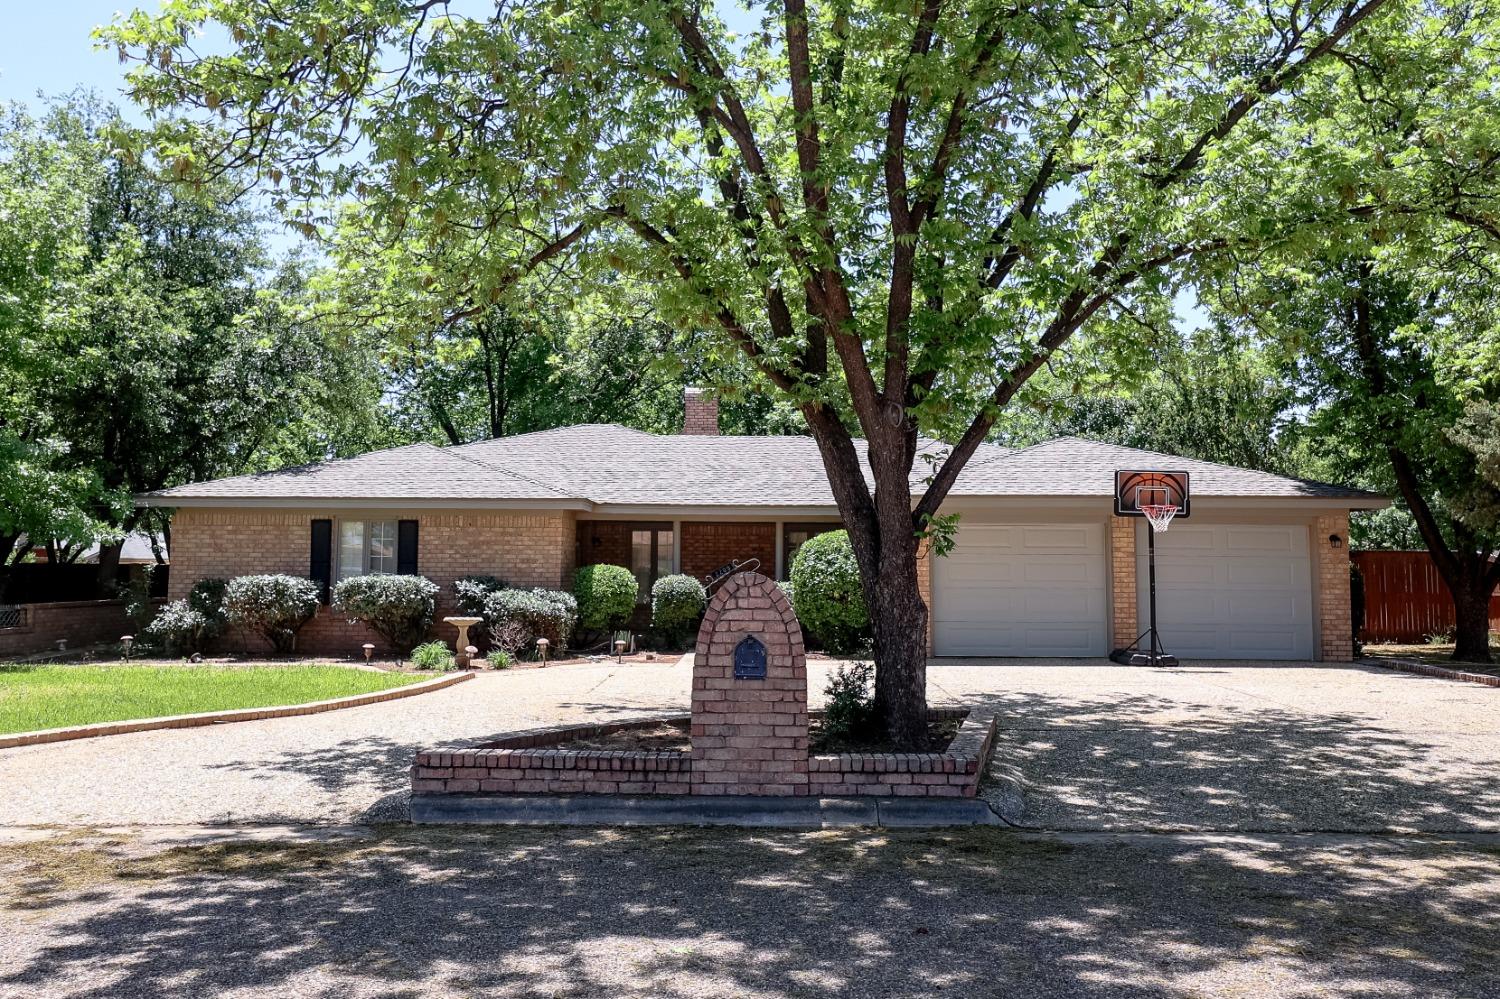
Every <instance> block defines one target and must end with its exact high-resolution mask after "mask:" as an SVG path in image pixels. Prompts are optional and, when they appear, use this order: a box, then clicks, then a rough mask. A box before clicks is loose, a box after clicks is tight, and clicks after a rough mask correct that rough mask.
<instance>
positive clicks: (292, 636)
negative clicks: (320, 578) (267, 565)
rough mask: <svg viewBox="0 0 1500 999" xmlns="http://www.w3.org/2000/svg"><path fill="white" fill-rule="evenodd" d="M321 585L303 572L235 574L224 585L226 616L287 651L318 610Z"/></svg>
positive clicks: (236, 624) (230, 621) (293, 645)
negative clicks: (304, 575)
mask: <svg viewBox="0 0 1500 999" xmlns="http://www.w3.org/2000/svg"><path fill="white" fill-rule="evenodd" d="M318 589H319V587H318V584H317V582H315V581H314V580H311V579H303V578H302V577H300V576H284V575H274V576H236V577H235V578H234V579H231V580H230V581H229V585H228V586H227V587H225V588H224V616H225V618H226V619H227V620H228V621H229V623H230V624H232V625H235V626H236V627H239V628H244V629H245V630H246V631H253V632H255V633H256V634H257V635H259V636H261V637H262V638H264V639H265V640H266V641H268V642H270V643H271V647H272V648H273V649H275V650H276V651H277V652H281V653H288V652H291V651H293V650H294V649H296V647H297V632H298V631H300V630H301V629H302V626H303V625H304V624H306V623H307V622H309V621H311V620H312V618H313V615H314V614H316V613H317V612H318Z"/></svg>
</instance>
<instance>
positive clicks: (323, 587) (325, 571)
mask: <svg viewBox="0 0 1500 999" xmlns="http://www.w3.org/2000/svg"><path fill="white" fill-rule="evenodd" d="M307 575H308V578H309V579H313V580H316V581H317V583H318V587H319V589H318V599H319V600H321V601H323V603H325V604H326V603H328V590H329V588H330V587H331V586H333V521H331V520H315V521H313V522H312V554H311V555H310V556H309V558H308V570H307Z"/></svg>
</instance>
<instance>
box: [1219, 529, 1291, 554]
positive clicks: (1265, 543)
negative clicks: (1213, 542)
mask: <svg viewBox="0 0 1500 999" xmlns="http://www.w3.org/2000/svg"><path fill="white" fill-rule="evenodd" d="M1296 533H1298V534H1303V533H1305V532H1304V531H1302V530H1301V529H1300V528H1299V529H1297V531H1296ZM1302 540H1303V541H1304V542H1306V540H1307V539H1306V538H1303V539H1302ZM1224 548H1225V549H1226V550H1227V551H1228V553H1229V554H1233V555H1242V554H1251V553H1275V554H1279V555H1290V554H1292V553H1294V552H1296V551H1297V545H1296V543H1295V539H1294V538H1293V536H1292V532H1291V531H1290V530H1287V529H1285V528H1279V527H1278V528H1264V527H1259V528H1235V527H1227V528H1225V529H1224ZM1303 550H1304V552H1305V550H1306V547H1305V545H1304V547H1303Z"/></svg>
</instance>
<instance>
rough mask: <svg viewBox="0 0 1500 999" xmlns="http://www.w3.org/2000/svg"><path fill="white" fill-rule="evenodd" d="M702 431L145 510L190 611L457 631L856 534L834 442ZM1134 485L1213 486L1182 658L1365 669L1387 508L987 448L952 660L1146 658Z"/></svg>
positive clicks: (944, 562) (942, 590) (470, 456)
mask: <svg viewBox="0 0 1500 999" xmlns="http://www.w3.org/2000/svg"><path fill="white" fill-rule="evenodd" d="M686 414H687V415H686V420H685V423H684V432H683V433H682V434H678V435H671V436H662V435H657V434H650V433H645V432H642V431H639V430H630V429H627V428H625V427H620V426H613V425H588V426H574V427H563V428H560V429H556V430H545V431H539V432H536V433H530V434H522V435H519V436H515V437H505V438H496V439H493V440H486V441H480V442H478V443H474V444H466V445H462V446H458V447H441V448H440V447H435V446H432V445H429V444H414V445H410V446H407V447H399V448H393V449H390V450H385V451H376V452H372V453H370V454H366V455H362V456H360V457H357V458H349V459H343V460H337V461H326V462H319V463H317V464H313V465H306V466H302V467H298V468H291V469H285V470H281V471H275V472H265V473H261V474H258V475H246V476H238V477H234V478H226V479H218V480H214V481H211V482H200V483H194V484H191V485H183V486H177V487H175V488H171V489H164V490H160V491H158V492H152V493H146V494H143V495H141V496H138V497H137V498H136V501H137V502H138V503H140V504H142V505H150V506H161V507H170V508H174V509H175V511H176V512H175V514H174V516H173V519H172V576H171V592H170V593H169V597H170V598H171V599H177V598H179V597H182V596H185V595H186V593H187V591H188V589H189V588H190V587H191V586H192V585H193V583H194V582H196V581H197V580H199V579H203V578H205V577H213V576H218V577H229V576H236V575H245V574H250V573H269V572H281V573H290V574H295V575H303V576H311V577H313V578H315V579H320V580H326V581H329V582H333V581H336V580H338V579H339V578H342V577H343V576H346V575H349V574H352V573H365V572H420V573H421V574H423V575H425V576H427V577H428V578H429V579H431V580H432V581H433V582H435V583H437V584H438V585H439V586H440V587H441V588H442V592H441V596H440V598H439V599H440V602H439V608H438V617H439V619H441V617H442V616H443V615H444V614H451V613H452V612H453V609H452V604H451V601H452V583H453V581H454V579H456V578H458V577H461V576H465V575H470V574H475V573H487V574H490V575H495V576H499V577H501V578H503V579H505V580H507V581H508V582H510V583H511V585H514V586H525V587H530V586H542V587H548V588H563V589H567V588H569V587H570V585H571V579H572V574H573V571H574V569H575V568H576V567H577V566H580V565H589V564H598V563H612V564H615V565H622V566H626V567H627V568H630V569H631V570H632V571H633V572H634V573H635V574H636V577H637V578H638V579H639V580H640V582H641V594H642V599H643V600H645V599H646V598H647V594H648V593H649V591H650V586H651V584H652V582H654V581H655V580H656V578H657V577H659V576H661V575H665V574H668V573H674V572H681V573H687V574H689V575H693V576H698V577H700V578H701V577H704V576H706V575H708V574H709V573H711V572H713V571H714V570H715V569H717V568H719V567H720V566H723V565H725V564H727V563H729V562H730V561H732V560H740V561H742V562H744V561H747V560H750V559H754V560H757V561H758V563H759V568H760V571H762V572H764V573H766V574H767V575H774V576H775V577H776V578H780V579H784V578H786V576H787V572H788V569H789V566H790V564H791V559H792V556H793V555H794V554H795V552H796V550H797V548H798V546H799V545H801V544H802V543H803V542H805V541H806V540H807V539H808V538H809V537H811V536H813V535H814V534H818V533H820V532H823V531H826V530H831V529H835V528H837V527H838V526H839V517H838V512H837V509H836V507H835V506H834V502H833V496H832V494H831V492H830V490H829V487H828V482H827V479H826V477H825V475H824V470H823V465H822V460H821V458H820V456H819V454H818V450H817V447H816V445H815V444H814V442H813V441H812V439H811V438H807V437H730V436H719V434H718V421H717V405H716V403H715V402H714V401H713V400H712V399H711V398H709V397H707V396H706V395H704V394H702V393H699V392H696V391H694V390H690V391H689V394H688V398H687V400H686ZM934 446H935V445H934ZM918 465H919V467H918V470H917V471H916V472H915V473H914V474H916V475H919V476H920V475H921V474H923V473H924V470H925V469H924V467H923V466H922V464H921V463H920V462H919V463H918ZM1120 468H1170V469H1186V470H1187V471H1188V472H1190V473H1191V475H1192V490H1193V495H1192V504H1193V508H1192V517H1191V519H1187V520H1179V521H1177V522H1176V523H1174V524H1173V525H1172V527H1171V530H1170V531H1169V532H1168V533H1167V534H1165V535H1162V536H1160V537H1159V539H1158V541H1159V544H1158V549H1157V552H1158V593H1159V611H1158V614H1159V620H1160V627H1161V631H1162V633H1163V635H1164V636H1165V638H1166V641H1167V643H1168V647H1169V649H1170V650H1171V651H1172V652H1174V653H1176V654H1177V655H1179V656H1183V657H1187V658H1206V659H1226V658H1227V659H1321V660H1328V661H1341V660H1347V659H1349V658H1350V656H1351V654H1352V639H1351V634H1350V630H1351V629H1350V607H1349V555H1348V526H1349V512H1350V511H1351V510H1370V509H1378V508H1380V507H1382V506H1385V505H1386V500H1385V499H1384V498H1382V497H1380V496H1376V495H1373V494H1370V493H1365V492H1361V491H1358V490H1354V489H1347V488H1342V487H1339V486H1331V485H1326V484H1323V483H1316V482H1306V481H1301V480H1297V479H1290V478H1284V477H1281V476H1277V475H1271V474H1268V473H1265V472H1257V471H1251V470H1248V469H1243V468H1233V467H1229V466H1225V465H1217V464H1213V463H1210V462H1203V461H1194V460H1191V459H1186V458H1179V457H1174V456H1169V455H1161V454H1155V453H1151V452H1146V451H1138V450H1133V449H1130V448H1123V447H1116V446H1113V445H1108V444H1099V443H1094V442H1091V441H1086V440H1080V439H1077V438H1061V439H1058V440H1053V441H1049V442H1047V443H1044V444H1039V445H1036V446H1034V447H1029V448H1023V449H1019V450H1007V449H1003V448H999V447H993V446H985V447H982V448H981V449H980V451H979V453H977V454H976V455H975V456H974V458H973V459H972V460H971V461H970V463H969V465H968V467H967V468H965V470H964V472H963V474H962V475H960V477H959V479H958V482H957V484H956V485H955V487H954V488H953V491H952V493H951V495H950V496H949V498H948V501H947V502H946V503H945V504H944V507H943V509H944V512H946V513H958V514H960V515H961V516H960V520H959V529H958V534H957V544H956V546H955V550H954V551H953V553H952V554H951V555H949V556H948V557H946V558H941V559H939V558H933V559H930V560H924V562H923V566H922V578H921V584H922V588H923V593H924V596H925V598H926V600H927V603H928V606H929V607H930V608H931V611H932V613H931V626H930V631H929V635H928V640H929V644H930V647H931V649H932V652H933V654H934V655H937V656H1079V657H1086V656H1103V655H1106V654H1107V653H1108V652H1109V650H1110V649H1111V648H1114V647H1116V646H1120V645H1124V644H1128V643H1129V642H1130V641H1131V640H1132V639H1134V637H1135V636H1136V635H1137V634H1138V633H1139V631H1140V630H1141V628H1142V624H1141V621H1142V618H1143V616H1144V615H1145V613H1146V601H1145V590H1146V588H1145V583H1144V571H1145V565H1144V557H1145V556H1144V553H1145V540H1144V539H1145V535H1144V533H1143V531H1144V530H1145V529H1146V528H1145V524H1144V522H1142V521H1140V520H1137V519H1128V520H1127V519H1121V518H1117V517H1115V516H1114V514H1113V506H1112V495H1113V483H1114V472H1115V470H1116V469H1120ZM435 630H436V633H437V634H438V635H439V637H442V638H445V639H448V640H450V641H451V640H452V638H453V631H452V629H451V628H450V627H448V626H446V625H442V624H441V623H440V624H439V625H438V626H437V628H436V629H435ZM366 641H375V642H377V644H378V641H379V640H378V639H376V638H374V637H373V635H372V633H369V632H367V631H366V630H365V629H364V627H363V626H360V625H351V624H349V623H348V622H347V621H345V620H343V619H342V618H340V617H339V616H337V615H335V614H333V613H332V611H331V610H330V609H328V608H327V607H324V608H322V609H321V610H320V611H319V612H318V615H317V616H316V617H315V618H314V620H313V621H312V622H310V623H309V624H308V626H307V627H306V628H304V629H303V631H302V633H301V635H300V636H299V639H298V647H299V649H301V650H302V651H306V652H309V653H319V654H335V655H357V654H358V652H359V648H360V645H361V644H362V643H364V642H366Z"/></svg>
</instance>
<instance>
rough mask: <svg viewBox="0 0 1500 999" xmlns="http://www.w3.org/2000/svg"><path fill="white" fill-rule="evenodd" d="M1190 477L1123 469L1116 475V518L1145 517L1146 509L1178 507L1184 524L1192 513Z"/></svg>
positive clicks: (1184, 474)
mask: <svg viewBox="0 0 1500 999" xmlns="http://www.w3.org/2000/svg"><path fill="white" fill-rule="evenodd" d="M1190 502H1191V498H1190V496H1189V492H1188V473H1186V472H1154V471H1140V470H1133V469H1121V470H1119V471H1117V472H1115V516H1117V517H1144V516H1145V514H1144V513H1142V512H1141V507H1143V506H1175V507H1177V518H1178V519H1179V520H1180V519H1182V518H1184V517H1186V516H1188V514H1189V513H1191V512H1192V511H1191V509H1190V508H1189V504H1190Z"/></svg>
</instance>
